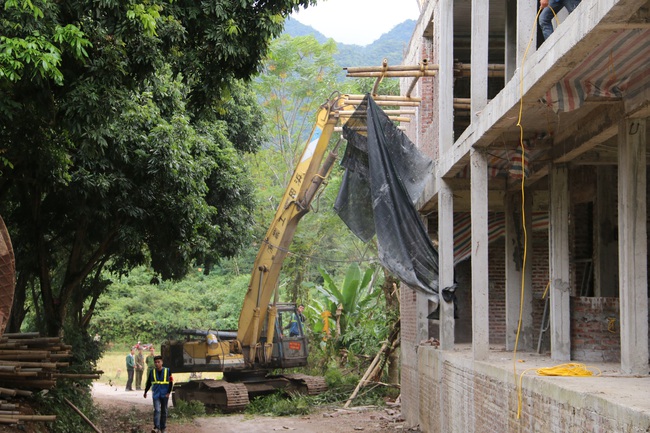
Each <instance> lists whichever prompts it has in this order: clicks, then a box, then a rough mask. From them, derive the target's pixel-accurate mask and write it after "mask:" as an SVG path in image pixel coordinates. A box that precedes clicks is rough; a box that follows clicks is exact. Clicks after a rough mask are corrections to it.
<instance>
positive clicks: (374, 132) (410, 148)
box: [334, 95, 438, 302]
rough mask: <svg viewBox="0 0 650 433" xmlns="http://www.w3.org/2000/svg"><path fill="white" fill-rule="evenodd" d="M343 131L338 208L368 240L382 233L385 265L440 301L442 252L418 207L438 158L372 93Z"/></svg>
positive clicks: (382, 258) (362, 237)
mask: <svg viewBox="0 0 650 433" xmlns="http://www.w3.org/2000/svg"><path fill="white" fill-rule="evenodd" d="M343 131H344V136H345V138H346V140H347V141H348V145H347V148H346V151H345V154H344V156H343V159H342V161H341V165H343V166H344V167H345V168H346V171H345V174H344V176H343V181H342V184H341V189H340V190H339V195H338V197H337V199H336V203H335V205H334V210H335V211H336V212H337V214H338V215H339V216H340V217H341V219H342V220H343V221H344V222H345V223H346V225H347V226H348V227H349V228H350V230H352V232H353V233H354V234H355V235H357V236H358V237H359V238H360V239H362V240H363V241H365V242H367V241H369V240H370V239H372V237H373V236H374V235H375V234H376V235H377V243H378V245H379V260H380V261H381V263H382V265H383V266H384V267H385V268H387V269H388V270H389V271H390V272H392V273H393V274H394V275H396V276H397V277H398V278H399V279H400V280H401V281H403V282H404V283H406V284H407V285H409V286H410V287H412V288H414V289H416V290H420V291H422V292H424V293H426V294H428V295H430V296H431V299H432V300H433V301H434V302H435V301H437V299H438V297H437V293H438V251H437V250H436V249H435V247H434V246H433V244H432V243H431V239H430V238H429V235H428V234H427V231H426V228H425V227H424V224H423V223H422V220H421V217H420V215H419V214H418V212H417V210H416V209H415V202H416V200H417V199H418V198H419V196H420V194H421V193H422V189H423V188H424V183H425V181H426V178H427V177H428V175H429V174H430V173H431V171H432V165H433V162H432V161H431V159H430V158H428V157H426V156H425V155H423V154H422V153H420V151H419V150H418V149H417V148H416V147H415V145H414V144H413V143H412V142H411V141H410V140H409V139H408V137H406V135H405V134H404V133H403V132H402V131H400V130H399V129H397V127H396V126H395V125H394V124H393V122H392V121H391V120H390V119H389V118H388V116H387V115H386V114H385V113H384V112H383V111H382V110H381V109H380V108H379V107H378V106H377V104H376V103H375V101H374V100H373V99H372V97H370V95H367V96H366V98H365V99H364V101H363V102H362V103H361V104H360V105H359V106H358V108H357V110H356V111H355V113H354V115H353V116H352V117H351V118H350V120H349V121H348V122H347V123H346V124H345V125H344V126H343Z"/></svg>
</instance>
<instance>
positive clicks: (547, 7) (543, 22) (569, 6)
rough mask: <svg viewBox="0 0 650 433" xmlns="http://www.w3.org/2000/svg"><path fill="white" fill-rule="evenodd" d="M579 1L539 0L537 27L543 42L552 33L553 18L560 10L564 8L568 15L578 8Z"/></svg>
mask: <svg viewBox="0 0 650 433" xmlns="http://www.w3.org/2000/svg"><path fill="white" fill-rule="evenodd" d="M579 4H580V0H540V2H539V7H540V9H542V11H541V12H540V13H539V25H540V27H541V28H542V33H543V34H544V40H546V39H548V38H549V36H551V34H552V33H553V18H555V15H557V14H558V13H559V12H560V11H561V10H562V8H566V10H567V11H569V13H571V12H573V10H574V9H575V8H576V7H578V5H579Z"/></svg>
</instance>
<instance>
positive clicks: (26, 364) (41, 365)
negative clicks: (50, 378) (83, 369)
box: [0, 360, 68, 370]
mask: <svg viewBox="0 0 650 433" xmlns="http://www.w3.org/2000/svg"><path fill="white" fill-rule="evenodd" d="M59 364H61V363H58V362H29V361H24V362H21V361H3V360H0V365H15V366H17V367H26V368H29V367H36V368H49V369H53V370H54V369H56V368H58V367H68V365H67V364H68V363H63V364H66V365H59Z"/></svg>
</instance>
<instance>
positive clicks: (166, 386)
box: [144, 355, 174, 433]
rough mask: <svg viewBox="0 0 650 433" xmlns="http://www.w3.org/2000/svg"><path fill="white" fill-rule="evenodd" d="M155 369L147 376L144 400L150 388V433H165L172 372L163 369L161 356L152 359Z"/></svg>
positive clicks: (172, 380) (165, 368) (172, 383)
mask: <svg viewBox="0 0 650 433" xmlns="http://www.w3.org/2000/svg"><path fill="white" fill-rule="evenodd" d="M153 362H154V365H155V368H154V369H153V370H151V372H150V373H149V375H148V376H147V385H146V386H145V388H144V398H147V391H149V389H150V388H151V396H152V397H153V429H152V430H151V433H165V429H166V428H167V404H168V403H169V396H170V395H171V393H172V388H173V387H174V379H173V378H172V372H171V371H170V370H169V368H167V367H163V361H162V356H160V355H157V356H154V357H153Z"/></svg>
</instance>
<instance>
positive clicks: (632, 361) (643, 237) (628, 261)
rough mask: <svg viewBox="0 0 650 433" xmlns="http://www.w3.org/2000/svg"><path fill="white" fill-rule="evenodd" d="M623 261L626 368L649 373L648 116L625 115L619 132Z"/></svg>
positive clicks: (623, 362) (623, 353) (621, 283)
mask: <svg viewBox="0 0 650 433" xmlns="http://www.w3.org/2000/svg"><path fill="white" fill-rule="evenodd" d="M618 141H619V143H618V250H619V255H618V262H619V288H620V302H621V317H620V320H621V370H622V371H623V373H627V374H639V375H646V374H647V373H648V263H647V260H648V244H647V242H648V234H647V228H646V218H647V215H646V213H647V204H646V146H647V144H646V119H625V120H623V121H621V122H620V124H619V133H618Z"/></svg>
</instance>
